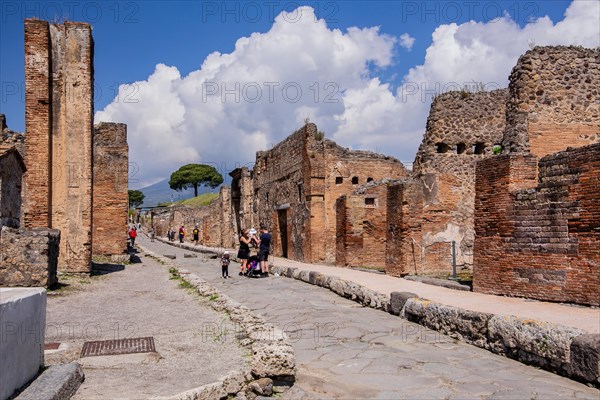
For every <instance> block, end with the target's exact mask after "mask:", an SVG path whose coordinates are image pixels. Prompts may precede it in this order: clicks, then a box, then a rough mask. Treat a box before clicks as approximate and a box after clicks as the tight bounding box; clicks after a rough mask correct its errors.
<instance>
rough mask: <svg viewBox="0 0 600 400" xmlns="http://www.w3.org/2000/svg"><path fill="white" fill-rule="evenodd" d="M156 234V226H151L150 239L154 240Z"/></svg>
mask: <svg viewBox="0 0 600 400" xmlns="http://www.w3.org/2000/svg"><path fill="white" fill-rule="evenodd" d="M155 235H156V231H155V230H154V227H152V228H150V241H151V242H154V236H155Z"/></svg>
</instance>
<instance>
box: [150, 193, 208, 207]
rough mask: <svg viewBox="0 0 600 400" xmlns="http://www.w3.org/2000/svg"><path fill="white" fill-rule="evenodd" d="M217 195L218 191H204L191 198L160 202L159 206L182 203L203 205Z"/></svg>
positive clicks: (185, 204) (194, 205) (188, 205)
mask: <svg viewBox="0 0 600 400" xmlns="http://www.w3.org/2000/svg"><path fill="white" fill-rule="evenodd" d="M218 197H219V193H204V194H201V195H200V196H197V197H192V198H191V199H186V200H180V201H175V202H172V203H171V202H169V203H160V204H159V206H161V207H169V206H172V205H182V206H187V207H204V206H207V205H209V204H210V203H212V202H213V201H215V200H216V199H217V198H218Z"/></svg>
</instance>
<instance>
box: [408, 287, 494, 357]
mask: <svg viewBox="0 0 600 400" xmlns="http://www.w3.org/2000/svg"><path fill="white" fill-rule="evenodd" d="M404 312H405V315H406V319H408V320H409V321H412V322H417V323H419V324H421V325H424V326H426V327H428V328H431V329H435V330H437V331H439V332H441V333H444V334H446V335H448V336H450V337H453V338H457V339H459V340H464V341H466V342H469V343H472V344H474V345H476V346H479V347H484V346H485V345H486V343H487V340H488V337H487V334H488V323H489V321H490V319H491V318H492V317H493V315H492V314H487V313H480V312H475V311H470V310H464V309H462V308H457V307H451V306H446V305H443V304H439V303H435V302H432V301H429V300H424V299H417V298H410V299H408V300H407V301H406V302H405V306H404Z"/></svg>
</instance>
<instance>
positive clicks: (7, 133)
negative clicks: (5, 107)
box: [0, 113, 25, 157]
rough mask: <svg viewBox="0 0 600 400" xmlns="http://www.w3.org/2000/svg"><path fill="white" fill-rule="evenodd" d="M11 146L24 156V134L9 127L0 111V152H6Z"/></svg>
mask: <svg viewBox="0 0 600 400" xmlns="http://www.w3.org/2000/svg"><path fill="white" fill-rule="evenodd" d="M12 147H15V148H16V149H17V150H18V151H19V153H21V157H25V135H23V134H22V133H21V132H15V131H13V130H11V129H9V128H8V126H7V124H6V116H5V115H4V114H2V113H0V152H6V151H8V149H10V148H12Z"/></svg>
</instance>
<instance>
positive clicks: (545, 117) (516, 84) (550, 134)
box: [502, 46, 600, 157]
mask: <svg viewBox="0 0 600 400" xmlns="http://www.w3.org/2000/svg"><path fill="white" fill-rule="evenodd" d="M509 88H510V96H509V101H508V105H507V126H506V132H505V135H504V139H503V141H502V147H503V150H504V153H527V152H530V153H531V154H534V155H536V156H537V157H542V156H544V155H547V154H551V153H555V152H558V151H561V150H565V149H566V148H567V147H580V146H585V145H588V144H591V143H598V142H600V49H598V48H596V49H586V48H582V47H574V46H569V47H567V46H553V47H536V48H534V49H533V50H530V51H528V52H527V53H525V54H524V55H522V56H521V57H520V58H519V61H518V62H517V65H516V66H515V67H514V68H513V70H512V72H511V74H510V83H509Z"/></svg>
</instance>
